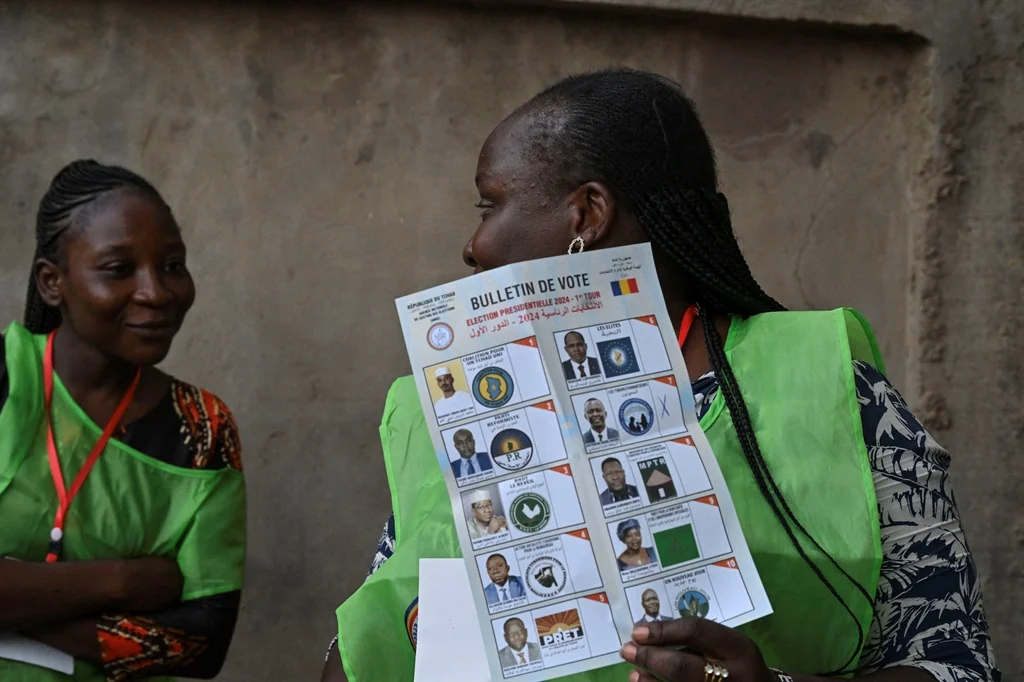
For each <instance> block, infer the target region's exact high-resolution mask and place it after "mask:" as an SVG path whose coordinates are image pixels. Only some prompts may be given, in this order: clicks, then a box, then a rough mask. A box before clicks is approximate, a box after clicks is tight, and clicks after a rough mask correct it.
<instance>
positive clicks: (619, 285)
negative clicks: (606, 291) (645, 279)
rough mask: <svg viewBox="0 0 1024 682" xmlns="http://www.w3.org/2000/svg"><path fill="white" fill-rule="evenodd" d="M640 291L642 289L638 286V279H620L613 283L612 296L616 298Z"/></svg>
mask: <svg viewBox="0 0 1024 682" xmlns="http://www.w3.org/2000/svg"><path fill="white" fill-rule="evenodd" d="M638 291H640V288H639V287H637V285H636V279H633V278H631V279H619V280H615V281H614V282H612V295H614V296H625V295H626V294H635V293H636V292H638Z"/></svg>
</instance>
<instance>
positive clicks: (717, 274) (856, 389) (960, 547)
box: [324, 69, 1000, 682]
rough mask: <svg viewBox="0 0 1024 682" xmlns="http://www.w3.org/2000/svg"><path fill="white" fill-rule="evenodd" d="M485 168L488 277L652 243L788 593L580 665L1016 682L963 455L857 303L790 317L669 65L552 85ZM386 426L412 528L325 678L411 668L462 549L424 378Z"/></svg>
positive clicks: (773, 585)
mask: <svg viewBox="0 0 1024 682" xmlns="http://www.w3.org/2000/svg"><path fill="white" fill-rule="evenodd" d="M476 185H477V188H478V191H479V194H480V202H479V204H478V207H479V208H480V210H481V222H480V225H479V226H478V227H477V229H476V231H475V232H474V233H473V235H472V237H471V238H470V239H469V242H468V243H467V244H466V246H465V249H464V252H463V259H464V260H465V262H466V263H467V264H468V265H469V266H470V267H472V268H473V269H474V270H475V271H476V272H482V271H485V270H489V269H493V268H498V267H500V266H503V265H506V264H510V263H517V262H522V261H528V260H532V259H537V258H544V257H549V256H554V255H559V254H564V253H565V252H566V250H568V251H569V252H570V253H574V252H578V251H581V250H584V249H587V250H590V249H601V248H608V247H615V246H623V245H629V244H637V243H642V242H649V243H650V244H651V248H652V250H653V253H654V257H655V263H656V265H657V272H658V278H659V280H660V282H661V285H662V290H663V295H664V298H665V302H666V304H667V308H668V311H669V314H670V316H671V318H672V321H673V323H674V324H675V325H676V327H677V328H678V330H679V333H678V340H679V344H680V347H681V349H682V353H683V357H684V359H685V362H686V366H687V369H688V371H689V374H690V380H691V382H692V388H693V393H694V396H695V402H696V405H697V415H698V417H699V418H700V424H701V427H702V428H703V431H704V432H705V434H706V436H707V439H708V441H709V442H710V444H711V447H712V449H713V450H714V453H715V457H716V459H717V460H718V462H719V464H720V466H721V469H722V471H723V474H724V477H725V479H726V482H727V484H728V488H729V491H730V493H731V496H732V499H733V502H734V504H735V506H736V510H737V514H738V515H739V520H740V524H741V526H742V529H743V533H744V535H745V537H746V540H747V543H748V545H749V548H750V551H751V553H752V555H753V559H754V561H755V563H756V565H757V569H758V572H759V574H760V576H761V579H762V581H763V583H764V587H765V589H766V591H767V594H768V597H769V599H770V601H771V605H772V609H773V613H772V614H771V615H769V616H767V617H764V618H761V619H758V620H755V621H752V622H750V623H747V624H746V625H742V626H740V627H738V628H735V629H731V628H727V627H725V626H723V625H720V624H718V623H715V622H712V621H711V620H709V619H703V618H700V617H694V616H692V615H689V613H678V614H677V613H673V616H678V617H673V618H672V619H656V620H650V621H648V622H643V621H641V622H640V623H639V624H638V626H637V627H636V629H635V630H634V631H633V634H632V641H630V642H628V643H627V644H626V645H625V646H624V647H623V648H622V651H621V655H622V658H623V659H624V663H622V664H621V665H618V666H614V667H609V668H604V669H600V670H595V671H591V672H588V673H580V674H577V675H573V676H570V677H567V678H565V679H571V680H581V681H582V680H588V681H589V680H595V681H597V680H600V681H604V680H621V681H624V680H633V681H635V682H640V681H644V682H647V681H652V680H655V679H660V680H668V681H670V682H700V681H701V680H703V681H704V682H723V680H726V679H727V680H728V682H733V681H735V682H776V681H777V680H783V681H788V680H797V681H803V680H813V679H822V678H825V679H827V678H839V677H849V676H853V677H856V678H858V679H865V680H875V681H877V682H887V681H889V682H897V681H899V682H903V681H906V682H917V681H920V682H929V681H930V682H934V681H935V680H938V681H940V682H976V681H980V680H998V679H999V677H1000V675H999V672H998V670H997V669H996V667H995V661H994V657H993V654H992V652H991V647H990V645H989V639H988V634H987V627H988V626H987V623H986V621H985V616H984V612H983V609H982V605H981V596H980V590H979V585H978V576H977V572H976V569H975V565H974V561H973V559H972V557H971V554H970V552H969V550H968V549H967V544H966V541H965V539H964V533H963V530H962V529H961V527H960V522H959V518H958V515H957V510H956V505H955V502H954V498H953V494H952V491H951V486H950V482H949V472H948V466H949V459H950V458H949V455H948V454H947V453H946V451H945V450H943V449H942V448H941V446H939V445H938V443H936V442H935V441H934V439H932V437H931V436H930V435H929V434H928V432H927V431H926V430H925V429H924V427H923V426H922V425H921V423H920V422H919V421H918V420H917V419H916V418H915V417H914V416H913V414H911V412H910V410H909V409H908V407H907V405H906V403H905V402H904V400H903V398H902V397H901V396H900V395H899V393H898V392H897V391H896V389H895V388H894V387H893V386H892V385H891V384H890V383H889V382H888V380H887V379H886V378H885V376H884V364H883V361H882V358H881V357H880V356H879V353H878V350H877V346H876V344H875V343H874V339H873V336H872V333H871V331H870V328H869V327H868V325H867V323H866V322H865V321H864V320H863V318H861V317H860V315H858V314H857V313H855V312H853V311H850V310H837V311H827V312H816V311H812V312H788V311H786V310H785V308H784V307H783V306H782V305H781V304H779V303H778V302H777V301H776V300H775V299H773V298H772V297H771V296H769V295H768V294H767V293H765V292H764V291H763V290H762V289H761V287H760V286H759V285H758V283H757V282H756V281H755V279H754V278H753V276H752V275H751V272H750V269H749V267H748V266H747V263H746V261H745V259H744V257H743V254H742V253H741V251H740V248H739V246H738V244H737V241H736V238H735V236H734V234H733V230H732V225H731V222H730V215H729V207H728V203H727V201H726V198H725V197H724V196H723V195H722V194H721V193H720V192H719V189H718V177H717V170H716V164H715V158H714V153H713V151H712V149H711V146H710V143H709V141H708V137H707V135H706V133H705V131H704V129H703V127H702V125H701V123H700V120H699V119H698V117H697V114H696V112H695V111H694V108H693V105H692V104H691V102H690V101H689V100H688V99H687V98H686V97H685V96H684V94H683V93H682V92H681V91H680V89H679V87H678V86H677V85H676V84H675V83H673V82H672V81H670V80H668V79H665V78H662V77H660V76H657V75H655V74H651V73H645V72H641V71H633V70H628V69H613V70H606V71H600V72H596V73H591V74H586V75H581V76H574V77H570V78H566V79H564V80H562V81H560V82H558V83H556V84H555V85H553V86H551V87H550V88H548V89H547V90H545V91H543V92H541V93H540V94H538V95H537V96H536V97H534V98H533V99H531V100H530V101H529V102H527V103H526V104H524V105H523V106H522V107H520V108H519V109H518V110H517V111H515V112H514V113H513V114H512V115H511V116H509V117H508V118H507V119H506V120H505V121H503V122H502V123H501V124H500V125H499V126H498V127H497V128H496V129H495V130H494V131H493V132H492V133H491V135H490V136H489V137H488V138H487V141H486V142H485V143H484V146H483V149H482V150H481V152H480V156H479V161H478V166H477V173H476ZM582 362H583V361H582V360H581V361H580V364H582ZM573 376H574V377H575V375H573ZM382 434H383V437H384V447H385V456H386V458H387V460H388V462H389V476H390V477H391V489H392V494H393V495H394V496H395V499H394V500H393V503H394V505H396V506H395V508H396V509H398V508H399V505H403V506H402V514H403V517H404V518H410V515H414V516H415V517H416V518H417V524H416V527H415V530H413V531H412V532H406V533H404V534H402V533H400V534H399V535H398V536H397V537H395V534H394V524H393V523H392V522H389V524H388V526H387V528H386V531H385V537H384V538H382V542H381V546H380V548H379V550H378V555H377V558H376V559H375V561H374V567H373V570H372V572H371V575H370V577H369V578H368V579H367V581H366V582H365V583H364V584H363V586H362V587H361V588H360V589H359V590H357V592H356V593H355V594H354V595H353V596H352V597H350V598H349V599H348V600H347V601H346V602H345V603H344V604H342V605H341V607H340V608H339V609H338V612H337V620H338V634H339V639H338V644H337V651H334V650H333V649H332V651H331V653H330V654H329V656H328V661H327V665H326V667H325V671H324V679H325V680H342V679H346V677H347V679H348V680H350V681H351V682H366V681H369V680H383V679H388V680H392V679H394V680H398V679H412V669H413V665H412V661H413V660H414V647H415V629H414V627H412V626H413V625H414V620H415V605H416V596H417V588H418V583H417V575H418V573H417V571H418V559H419V558H420V557H455V556H459V551H460V550H459V542H458V539H457V538H456V535H455V530H454V527H455V526H454V524H455V520H454V518H453V516H452V510H451V505H450V503H449V498H448V495H447V492H446V490H445V485H444V480H443V478H442V472H441V470H440V468H439V466H438V462H437V460H436V457H435V453H434V450H433V447H432V445H431V441H430V437H429V434H428V431H427V428H426V426H425V424H424V422H423V416H422V413H421V408H420V402H419V400H418V397H417V395H416V388H415V386H414V384H413V382H412V381H411V380H400V381H399V382H397V383H396V384H395V387H393V388H392V392H391V394H390V395H389V397H388V402H387V407H386V408H385V415H384V424H383V425H382ZM396 462H397V463H400V466H397V465H396V464H395V463H396ZM410 488H414V490H412V491H410V490H409V489H410ZM405 505H408V506H405ZM637 531H638V529H637V528H626V527H623V528H622V529H621V532H622V534H623V537H625V535H626V534H627V533H633V534H634V535H638V532H637ZM633 540H634V543H633V544H634V545H637V547H638V548H640V549H637V548H634V550H636V551H640V550H642V549H643V545H642V544H638V542H639V540H638V539H637V538H635V537H634V538H633ZM627 547H628V545H627ZM693 609H694V611H695V612H697V613H698V614H699V613H700V610H699V604H697V603H696V602H694V605H693ZM391 623H394V624H395V626H394V627H392V625H391ZM406 625H408V626H409V627H404V626H406ZM407 632H408V639H411V640H412V642H411V644H410V642H409V641H403V640H407ZM510 645H511V643H510ZM339 653H340V655H339ZM455 653H456V652H453V655H454V654H455ZM511 679H514V678H511Z"/></svg>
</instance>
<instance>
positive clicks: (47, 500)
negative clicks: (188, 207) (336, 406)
mask: <svg viewBox="0 0 1024 682" xmlns="http://www.w3.org/2000/svg"><path fill="white" fill-rule="evenodd" d="M36 245H37V247H36V256H35V262H34V263H33V266H32V273H31V277H30V281H29V288H28V300H27V303H26V308H25V324H24V326H23V325H20V324H17V323H12V324H11V325H10V326H8V327H7V329H6V331H5V332H4V335H3V339H2V342H0V633H5V632H6V633H18V634H20V635H22V636H25V637H29V638H32V639H36V640H39V641H42V642H44V643H46V644H49V645H51V646H53V647H55V648H57V649H60V650H62V651H64V652H66V653H68V654H71V655H72V656H73V657H74V659H75V665H74V673H73V675H72V677H71V679H74V680H88V681H97V682H99V681H101V680H117V681H119V680H135V679H152V678H158V677H161V676H169V675H175V676H180V677H196V678H211V677H213V676H215V675H216V674H217V672H218V671H219V670H220V667H221V665H222V664H223V661H224V658H225V655H226V653H227V649H228V645H229V643H230V641H231V636H232V632H233V630H234V625H235V620H236V617H237V614H238V607H239V596H240V590H241V587H242V577H243V576H242V573H243V568H244V558H245V488H244V483H243V479H242V473H241V461H240V445H239V440H238V432H237V429H236V427H235V424H234V421H233V419H232V417H231V413H230V412H229V411H228V409H227V407H226V406H225V405H224V404H223V403H222V402H221V401H220V400H218V399H217V398H216V397H215V396H213V395H211V394H210V393H207V392H206V391H203V390H201V389H199V388H196V387H194V386H191V385H189V384H186V383H183V382H180V381H178V380H177V379H174V378H172V377H170V376H168V375H166V374H164V373H163V372H161V371H160V370H158V369H156V367H155V365H156V364H157V363H159V362H160V361H162V360H163V359H164V357H165V356H166V355H167V353H168V351H169V350H170V347H171V342H172V340H173V339H174V336H175V334H177V332H178V329H179V328H180V327H181V324H182V322H183V321H184V319H185V315H186V313H187V312H188V310H189V308H190V307H191V306H192V302H193V300H194V299H195V286H194V284H193V282H192V277H191V275H189V272H188V269H187V267H186V264H185V244H184V242H183V241H182V238H181V230H180V229H179V227H178V224H177V222H175V220H174V216H173V215H172V213H171V210H170V208H169V207H168V206H167V204H166V203H165V202H164V200H163V199H162V198H161V196H160V194H159V193H158V192H157V191H156V189H154V188H153V186H152V185H150V184H149V183H148V182H146V181H145V180H144V179H142V178H141V177H139V176H138V175H136V174H134V173H132V172H130V171H127V170H125V169H123V168H118V167H115V166H104V165H101V164H99V163H96V162H95V161H75V162H74V163H71V164H69V165H68V166H66V167H64V168H63V169H61V171H60V172H59V173H58V174H57V175H56V177H55V178H54V179H53V182H52V184H51V185H50V188H49V189H48V190H47V192H46V194H45V196H43V198H42V201H41V202H40V204H39V214H38V219H37V222H36ZM0 679H2V680H19V681H23V682H43V681H47V680H63V679H68V678H67V677H66V676H65V675H64V674H62V673H59V672H55V671H51V670H49V669H47V668H43V667H36V666H32V665H28V664H26V663H21V662H17V661H12V660H4V659H0Z"/></svg>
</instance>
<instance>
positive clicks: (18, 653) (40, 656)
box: [0, 588, 468, 675]
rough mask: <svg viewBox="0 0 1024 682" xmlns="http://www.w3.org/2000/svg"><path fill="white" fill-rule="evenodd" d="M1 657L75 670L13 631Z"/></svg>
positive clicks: (4, 636)
mask: <svg viewBox="0 0 1024 682" xmlns="http://www.w3.org/2000/svg"><path fill="white" fill-rule="evenodd" d="M467 589H468V588H467ZM0 658H6V659H7V660H9V661H20V662H21V663H28V664H30V665H35V666H38V667H40V668H48V669H49V670H56V671H57V672H59V673H64V674H65V675H71V674H72V673H74V672H75V659H74V658H73V657H71V656H69V655H68V654H66V653H64V652H63V651H60V650H58V649H54V648H53V647H52V646H49V645H47V644H43V643H42V642H37V641H36V640H34V639H29V638H28V637H22V636H21V635H17V634H14V633H13V632H0Z"/></svg>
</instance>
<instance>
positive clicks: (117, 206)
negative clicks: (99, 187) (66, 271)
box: [61, 189, 184, 257]
mask: <svg viewBox="0 0 1024 682" xmlns="http://www.w3.org/2000/svg"><path fill="white" fill-rule="evenodd" d="M153 228H156V229H153ZM141 244H144V245H146V246H147V247H156V248H184V242H183V241H182V239H181V230H180V229H179V228H178V224H177V223H176V222H175V221H174V217H173V216H172V215H171V213H170V211H168V210H167V207H166V206H164V205H163V204H161V203H160V202H157V201H156V200H155V199H153V198H152V197H150V196H148V195H147V194H146V193H144V192H141V191H138V190H134V189H124V190H116V191H113V192H109V193H108V194H105V195H103V196H102V197H100V198H99V199H97V200H96V201H94V202H92V203H91V204H88V205H86V206H84V207H82V208H81V209H80V210H79V212H78V214H77V215H75V216H74V221H73V223H72V228H71V230H69V231H68V233H67V234H66V235H65V236H64V238H63V240H62V244H61V246H62V249H61V251H62V255H64V256H68V255H71V254H74V255H76V256H77V255H84V254H86V253H88V254H89V255H92V256H94V257H103V256H107V255H116V254H119V253H127V252H129V251H131V250H132V249H133V248H136V247H138V246H139V245H141Z"/></svg>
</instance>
